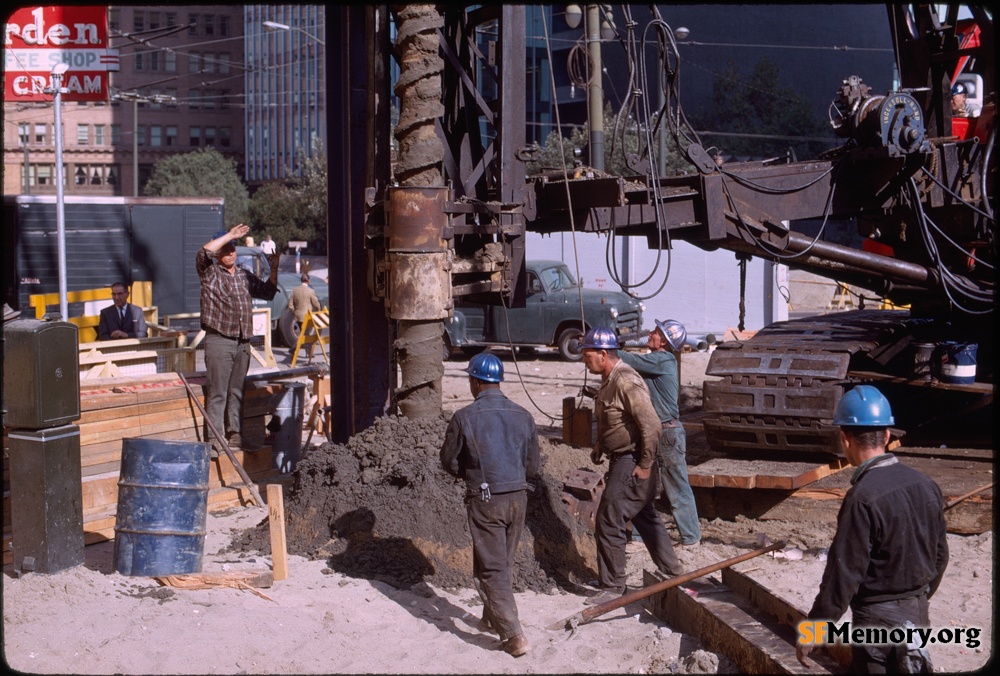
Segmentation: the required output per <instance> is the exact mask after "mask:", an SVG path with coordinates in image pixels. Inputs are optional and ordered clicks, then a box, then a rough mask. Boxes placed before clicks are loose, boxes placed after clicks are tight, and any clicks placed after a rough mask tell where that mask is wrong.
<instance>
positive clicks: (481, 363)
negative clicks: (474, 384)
mask: <svg viewBox="0 0 1000 676" xmlns="http://www.w3.org/2000/svg"><path fill="white" fill-rule="evenodd" d="M465 372H466V373H468V374H469V375H470V376H472V377H473V378H476V379H478V380H482V381H484V382H487V383H499V382H502V381H503V362H502V361H500V357H498V356H496V355H495V354H492V353H490V352H480V353H479V354H477V355H476V356H475V357H473V358H472V359H470V360H469V366H468V368H466V369H465Z"/></svg>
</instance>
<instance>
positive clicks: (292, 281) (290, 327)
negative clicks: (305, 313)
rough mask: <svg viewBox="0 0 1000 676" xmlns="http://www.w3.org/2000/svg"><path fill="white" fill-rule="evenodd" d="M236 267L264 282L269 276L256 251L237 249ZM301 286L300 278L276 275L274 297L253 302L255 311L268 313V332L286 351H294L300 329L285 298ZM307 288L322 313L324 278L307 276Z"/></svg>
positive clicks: (326, 294) (326, 300)
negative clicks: (263, 308)
mask: <svg viewBox="0 0 1000 676" xmlns="http://www.w3.org/2000/svg"><path fill="white" fill-rule="evenodd" d="M236 264H237V265H239V266H240V267H243V268H245V269H247V270H249V271H250V272H252V273H253V274H255V275H257V276H258V277H260V278H261V279H267V278H268V277H269V276H270V275H271V266H270V265H269V264H268V262H267V255H266V254H265V253H264V252H263V251H261V250H260V249H258V248H256V247H249V246H237V247H236ZM301 283H302V276H301V275H300V274H297V273H294V272H278V293H276V294H274V298H273V299H272V300H270V301H267V300H264V299H262V298H254V299H253V305H254V307H255V308H258V307H267V308H270V309H271V331H272V332H273V333H276V334H277V336H278V338H279V339H280V340H281V342H282V343H283V344H284V345H285V346H286V347H294V346H295V344H296V343H297V342H298V340H299V332H300V329H301V327H300V326H299V323H298V322H297V321H295V315H294V314H293V313H292V311H291V310H289V309H288V298H289V296H290V295H291V293H292V289H294V288H295V287H296V286H298V285H299V284H301ZM309 285H310V286H311V287H312V288H313V290H315V291H316V297H317V298H319V304H320V307H322V308H324V309H326V308H328V307H329V303H330V292H329V285H328V284H327V281H326V275H322V276H320V275H313V274H311V273H310V278H309Z"/></svg>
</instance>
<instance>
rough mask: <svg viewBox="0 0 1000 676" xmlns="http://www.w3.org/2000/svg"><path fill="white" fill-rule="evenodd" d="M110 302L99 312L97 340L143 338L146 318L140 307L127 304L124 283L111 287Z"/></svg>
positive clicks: (126, 289) (145, 332) (126, 291)
mask: <svg viewBox="0 0 1000 676" xmlns="http://www.w3.org/2000/svg"><path fill="white" fill-rule="evenodd" d="M111 300H113V301H114V303H113V304H112V305H109V306H108V307H106V308H104V309H103V310H101V318H100V320H99V321H98V323H97V339H98V340H117V339H120V338H145V337H146V334H147V332H148V330H147V328H146V317H145V315H143V314H142V308H141V307H136V306H135V305H132V304H131V303H129V302H128V287H127V286H125V284H124V282H115V283H114V284H112V285H111Z"/></svg>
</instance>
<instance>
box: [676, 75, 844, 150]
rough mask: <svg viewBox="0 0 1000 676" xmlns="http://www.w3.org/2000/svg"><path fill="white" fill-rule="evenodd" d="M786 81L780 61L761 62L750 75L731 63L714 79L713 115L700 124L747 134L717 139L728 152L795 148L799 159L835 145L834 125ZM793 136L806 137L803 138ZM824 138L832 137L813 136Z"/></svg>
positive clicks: (699, 125) (704, 126)
mask: <svg viewBox="0 0 1000 676" xmlns="http://www.w3.org/2000/svg"><path fill="white" fill-rule="evenodd" d="M781 82H782V79H781V73H780V71H779V69H778V66H777V64H775V63H774V62H773V61H771V60H769V59H766V58H764V59H761V60H760V61H758V62H757V63H756V65H755V66H754V68H753V71H752V72H751V73H750V74H749V75H747V74H745V73H743V72H742V71H741V70H740V69H739V68H738V67H737V66H736V64H735V63H733V62H729V64H728V65H727V66H726V69H725V70H724V71H723V72H721V73H719V74H718V75H717V76H716V78H715V82H714V84H713V96H712V113H711V114H710V115H709V116H708V117H707V119H706V120H704V121H703V122H702V123H701V124H698V125H696V126H697V127H698V128H700V129H711V130H714V131H719V132H727V133H731V134H746V135H747V136H745V137H739V136H721V135H720V136H719V137H717V138H719V139H721V140H720V141H719V143H718V145H721V146H723V147H724V148H723V149H724V152H725V154H726V155H739V156H743V157H752V158H758V159H760V158H766V157H778V156H784V155H786V154H787V153H788V152H789V151H790V150H791V152H793V153H794V154H795V156H796V157H798V158H806V157H816V156H817V155H818V154H819V153H820V152H822V151H823V150H826V149H828V148H830V147H832V146H833V145H835V144H836V139H835V138H834V135H833V133H832V131H831V130H830V125H829V124H828V123H827V122H826V121H824V120H821V119H819V118H817V117H816V116H815V115H814V114H813V112H812V109H811V108H810V106H809V104H808V103H807V102H806V101H805V99H803V98H802V97H801V96H800V95H799V94H798V93H797V92H795V90H793V89H791V88H788V87H782V86H781V84H780V83H781ZM761 136H774V137H785V138H760V137H761ZM788 137H801V139H802V140H790V139H789V138H788ZM824 137H828V138H829V139H830V140H829V141H828V142H825V141H816V140H809V139H815V138H824ZM712 138H716V137H712ZM705 145H706V146H708V145H709V143H708V142H706V143H705Z"/></svg>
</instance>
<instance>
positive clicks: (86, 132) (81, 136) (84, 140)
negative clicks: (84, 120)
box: [76, 124, 90, 146]
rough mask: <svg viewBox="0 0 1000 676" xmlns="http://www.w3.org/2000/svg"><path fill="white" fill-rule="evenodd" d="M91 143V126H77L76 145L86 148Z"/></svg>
mask: <svg viewBox="0 0 1000 676" xmlns="http://www.w3.org/2000/svg"><path fill="white" fill-rule="evenodd" d="M89 143H90V125H89V124H78V125H76V144H77V145H79V146H85V145H88V144H89Z"/></svg>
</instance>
